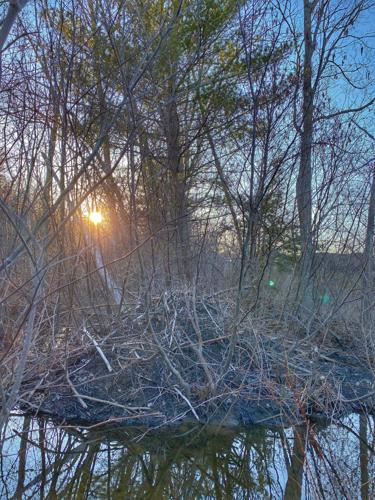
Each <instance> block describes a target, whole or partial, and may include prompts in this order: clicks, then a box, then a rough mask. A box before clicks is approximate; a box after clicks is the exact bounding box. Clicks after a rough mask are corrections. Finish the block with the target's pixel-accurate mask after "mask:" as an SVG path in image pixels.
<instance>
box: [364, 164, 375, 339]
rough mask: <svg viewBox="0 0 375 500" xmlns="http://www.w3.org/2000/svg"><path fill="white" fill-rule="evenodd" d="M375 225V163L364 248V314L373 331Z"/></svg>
mask: <svg viewBox="0 0 375 500" xmlns="http://www.w3.org/2000/svg"><path fill="white" fill-rule="evenodd" d="M374 225H375V165H374V166H373V167H372V181H371V191H370V201H369V208H368V218H367V227H366V241H365V250H364V273H363V301H362V316H363V321H364V327H365V329H366V331H371V327H372V323H373V312H372V310H373V302H374V301H373V298H374Z"/></svg>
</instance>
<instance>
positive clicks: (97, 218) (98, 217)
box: [88, 210, 103, 226]
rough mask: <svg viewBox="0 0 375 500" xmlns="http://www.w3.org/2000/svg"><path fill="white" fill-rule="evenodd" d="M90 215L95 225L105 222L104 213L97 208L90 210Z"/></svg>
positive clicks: (90, 219)
mask: <svg viewBox="0 0 375 500" xmlns="http://www.w3.org/2000/svg"><path fill="white" fill-rule="evenodd" d="M88 217H89V221H90V222H92V224H95V226H96V225H98V224H101V223H102V222H103V214H102V213H100V212H98V211H97V210H93V211H92V212H89V215H88Z"/></svg>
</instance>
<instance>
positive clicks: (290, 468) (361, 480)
mask: <svg viewBox="0 0 375 500" xmlns="http://www.w3.org/2000/svg"><path fill="white" fill-rule="evenodd" d="M374 439H375V430H374V420H373V419H372V418H370V417H367V416H365V415H362V416H358V415H352V416H350V417H347V418H346V419H344V420H343V421H342V422H341V423H339V424H335V425H330V426H327V427H319V428H315V427H307V426H300V427H296V428H294V429H293V428H288V429H282V428H265V427H255V428H254V429H252V430H250V431H248V430H247V431H242V432H241V431H240V432H239V431H234V430H233V431H232V430H218V429H217V428H216V429H214V428H207V427H196V428H188V427H184V428H179V429H173V430H169V431H168V432H163V433H159V434H149V433H147V434H146V435H143V434H142V430H139V429H138V430H137V429H115V430H110V431H109V430H106V431H105V432H104V431H102V432H93V431H89V430H87V429H86V430H85V429H82V428H79V427H77V428H71V427H69V428H67V427H63V426H59V425H56V424H54V423H53V422H52V421H50V420H43V419H36V418H31V417H27V416H26V417H23V416H14V417H12V419H11V420H10V422H9V425H8V427H7V428H6V429H5V432H4V435H3V436H2V453H1V462H0V498H5V499H11V498H15V499H16V498H17V499H18V498H32V499H34V498H40V499H44V498H48V499H55V498H58V499H65V498H66V499H83V498H87V499H96V498H98V499H101V498H110V499H137V500H138V499H151V498H154V499H167V498H168V499H185V498H186V499H194V498H204V499H231V498H234V499H256V498H259V499H264V498H280V499H282V498H287V499H299V498H327V499H331V498H340V499H341V498H348V499H353V498H362V499H370V498H374V496H375V482H374V477H375V459H374V444H375V443H374Z"/></svg>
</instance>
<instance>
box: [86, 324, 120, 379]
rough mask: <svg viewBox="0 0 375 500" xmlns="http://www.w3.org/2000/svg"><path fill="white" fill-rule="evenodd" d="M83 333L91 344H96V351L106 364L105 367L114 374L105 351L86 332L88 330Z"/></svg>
mask: <svg viewBox="0 0 375 500" xmlns="http://www.w3.org/2000/svg"><path fill="white" fill-rule="evenodd" d="M83 332H84V333H85V334H86V335H87V336H88V338H89V339H90V340H91V342H92V343H93V344H94V346H95V349H96V350H97V351H98V353H99V355H100V357H101V358H102V360H103V361H104V363H105V366H106V367H107V370H108V371H109V372H113V368H112V366H111V364H110V362H109V361H108V358H107V356H106V355H105V354H104V352H103V350H102V349H101V347H100V346H99V344H98V343H97V341H96V340H95V339H94V337H92V336H91V335H90V334H89V332H88V331H87V330H86V328H84V329H83Z"/></svg>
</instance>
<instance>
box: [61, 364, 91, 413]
mask: <svg viewBox="0 0 375 500" xmlns="http://www.w3.org/2000/svg"><path fill="white" fill-rule="evenodd" d="M66 380H67V381H68V384H69V386H70V388H71V389H72V391H73V392H74V395H75V396H76V397H77V399H78V401H79V402H80V404H81V406H83V408H84V409H85V410H87V408H88V406H87V404H86V403H85V402H84V401H83V399H82V396H81V395H80V393H79V392H78V391H77V389H76V388H75V387H74V385H73V382H72V381H71V380H70V378H69V375H68V372H66Z"/></svg>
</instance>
